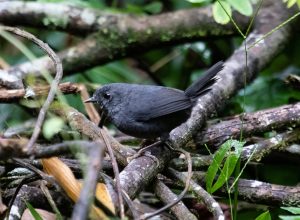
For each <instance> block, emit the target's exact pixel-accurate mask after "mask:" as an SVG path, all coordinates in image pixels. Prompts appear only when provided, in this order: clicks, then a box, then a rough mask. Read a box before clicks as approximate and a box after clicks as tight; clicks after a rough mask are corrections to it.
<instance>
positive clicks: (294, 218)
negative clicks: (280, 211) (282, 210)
mask: <svg viewBox="0 0 300 220" xmlns="http://www.w3.org/2000/svg"><path fill="white" fill-rule="evenodd" d="M279 218H280V219H282V220H300V215H279Z"/></svg>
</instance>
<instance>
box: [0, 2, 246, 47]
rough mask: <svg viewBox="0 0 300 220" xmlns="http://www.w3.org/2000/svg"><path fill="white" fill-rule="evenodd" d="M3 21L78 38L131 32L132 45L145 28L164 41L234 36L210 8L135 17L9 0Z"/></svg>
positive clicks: (1, 9)
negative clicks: (181, 38)
mask: <svg viewBox="0 0 300 220" xmlns="http://www.w3.org/2000/svg"><path fill="white" fill-rule="evenodd" d="M234 19H237V20H239V22H240V23H239V25H240V26H241V27H244V29H245V28H246V25H247V21H248V18H246V17H243V16H240V15H236V14H235V16H234ZM162 21H163V22H162ZM0 22H1V23H3V24H6V25H24V26H28V27H36V28H48V29H53V28H54V29H57V30H63V31H66V32H69V33H72V34H75V35H79V36H83V35H86V34H90V33H92V32H96V31H99V30H103V32H107V33H115V32H123V33H126V32H128V31H130V32H131V34H132V37H133V38H132V42H131V43H133V42H134V35H135V34H138V32H139V31H143V29H148V35H149V36H151V37H150V38H152V37H153V36H154V35H153V34H155V33H156V34H157V33H158V32H157V30H159V29H161V30H164V31H165V32H166V34H165V35H160V37H163V36H164V37H165V38H168V36H171V37H172V36H173V34H174V33H175V34H176V35H182V36H184V35H186V37H188V36H189V37H190V38H197V37H201V36H202V37H203V36H210V35H212V36H216V35H228V34H232V33H235V29H234V27H233V25H232V24H228V25H225V26H223V25H220V24H217V23H215V21H214V18H213V16H212V9H211V7H202V8H197V9H188V10H180V11H176V12H170V13H164V14H161V15H152V16H134V15H126V14H116V13H114V14H113V13H107V12H103V11H101V10H93V9H90V8H80V7H75V6H70V5H66V4H57V3H45V2H43V3H39V2H24V1H7V2H4V3H1V4H0ZM181 30H182V31H181ZM167 32H169V33H167ZM180 32H182V33H180ZM161 33H162V32H161ZM171 33H172V35H170V34H171ZM124 37H125V36H124ZM128 40H130V39H129V38H128ZM129 43H130V42H129Z"/></svg>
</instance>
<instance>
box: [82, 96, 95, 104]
mask: <svg viewBox="0 0 300 220" xmlns="http://www.w3.org/2000/svg"><path fill="white" fill-rule="evenodd" d="M90 102H96V100H95V99H94V97H93V96H92V97H91V98H89V99H87V100H85V101H84V103H90Z"/></svg>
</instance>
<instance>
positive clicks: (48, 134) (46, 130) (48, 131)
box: [43, 117, 65, 140]
mask: <svg viewBox="0 0 300 220" xmlns="http://www.w3.org/2000/svg"><path fill="white" fill-rule="evenodd" d="M64 124H65V122H64V121H63V120H62V119H61V118H59V117H52V118H49V119H47V120H46V121H45V123H44V126H43V134H44V137H45V138H46V139H48V140H49V139H51V138H52V137H53V136H54V135H55V134H56V133H58V132H59V131H60V130H61V129H62V128H63V126H64Z"/></svg>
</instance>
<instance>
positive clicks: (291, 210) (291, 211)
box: [280, 207, 300, 215]
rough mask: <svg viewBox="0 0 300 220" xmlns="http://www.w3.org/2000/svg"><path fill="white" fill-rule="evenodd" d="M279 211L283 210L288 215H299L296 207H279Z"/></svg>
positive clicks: (299, 211)
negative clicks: (288, 213)
mask: <svg viewBox="0 0 300 220" xmlns="http://www.w3.org/2000/svg"><path fill="white" fill-rule="evenodd" d="M280 208H281V209H284V210H286V211H288V212H290V213H293V214H295V215H299V214H300V208H298V207H280Z"/></svg>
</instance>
